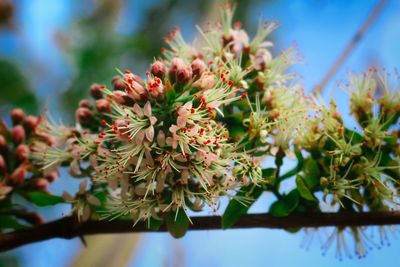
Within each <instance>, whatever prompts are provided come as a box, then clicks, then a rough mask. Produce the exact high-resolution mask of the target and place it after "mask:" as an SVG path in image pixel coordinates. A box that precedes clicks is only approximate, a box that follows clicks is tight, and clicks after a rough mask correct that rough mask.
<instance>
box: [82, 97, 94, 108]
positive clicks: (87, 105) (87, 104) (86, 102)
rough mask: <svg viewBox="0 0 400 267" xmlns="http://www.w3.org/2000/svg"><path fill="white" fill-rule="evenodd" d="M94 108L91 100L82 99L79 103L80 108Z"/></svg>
mask: <svg viewBox="0 0 400 267" xmlns="http://www.w3.org/2000/svg"><path fill="white" fill-rule="evenodd" d="M91 106H92V102H90V100H89V99H82V100H81V101H80V102H79V107H80V108H90V107H91Z"/></svg>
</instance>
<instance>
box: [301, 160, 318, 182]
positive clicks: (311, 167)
mask: <svg viewBox="0 0 400 267" xmlns="http://www.w3.org/2000/svg"><path fill="white" fill-rule="evenodd" d="M320 177H321V171H320V170H319V166H318V163H317V161H316V160H314V159H313V158H307V159H306V160H305V161H304V177H303V179H304V182H305V183H306V185H307V187H308V188H310V189H312V188H314V187H315V186H317V185H318V184H319V179H320Z"/></svg>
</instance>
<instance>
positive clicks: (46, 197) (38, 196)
mask: <svg viewBox="0 0 400 267" xmlns="http://www.w3.org/2000/svg"><path fill="white" fill-rule="evenodd" d="M24 196H25V197H26V199H27V200H29V201H30V202H32V203H33V204H35V205H36V206H39V207H46V206H54V205H57V204H60V203H65V201H64V199H63V198H62V197H60V196H55V195H50V194H48V193H44V192H40V191H36V192H35V191H33V192H28V193H26V194H25V195H24Z"/></svg>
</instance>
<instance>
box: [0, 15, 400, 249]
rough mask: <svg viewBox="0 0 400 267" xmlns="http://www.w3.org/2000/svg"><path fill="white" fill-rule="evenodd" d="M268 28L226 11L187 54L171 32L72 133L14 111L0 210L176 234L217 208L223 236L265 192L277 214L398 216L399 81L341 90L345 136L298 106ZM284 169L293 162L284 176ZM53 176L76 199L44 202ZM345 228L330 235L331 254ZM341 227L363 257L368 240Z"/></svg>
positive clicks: (330, 114) (311, 100) (322, 112)
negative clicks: (62, 171)
mask: <svg viewBox="0 0 400 267" xmlns="http://www.w3.org/2000/svg"><path fill="white" fill-rule="evenodd" d="M277 26H278V25H277V23H276V22H273V21H261V22H260V25H259V28H258V30H257V32H256V34H255V36H254V37H253V38H250V37H249V36H248V35H247V33H246V32H245V31H244V30H243V29H242V28H241V25H240V23H233V9H232V8H227V9H225V10H224V11H223V13H222V15H221V20H220V22H218V23H215V24H212V25H210V26H209V28H207V29H205V30H202V29H200V28H199V33H200V36H201V40H199V42H198V43H196V44H194V45H190V44H188V43H187V42H186V41H185V40H184V39H183V37H182V35H181V33H180V31H179V29H175V30H174V31H172V32H170V33H169V37H167V38H165V41H166V43H167V44H168V48H163V49H162V57H160V58H159V59H157V60H155V61H154V62H153V64H151V66H150V69H149V71H148V72H147V73H146V77H144V79H143V78H141V77H139V76H137V75H136V74H134V73H133V72H131V71H130V70H125V71H123V72H120V75H119V76H116V77H115V78H113V80H112V82H111V85H112V86H111V88H108V87H107V86H106V85H100V84H93V85H92V86H91V87H90V94H91V96H92V100H89V99H84V100H82V101H81V102H80V104H79V107H78V108H77V110H76V113H75V115H76V121H77V124H76V125H75V126H74V127H68V126H63V125H56V124H53V123H52V122H51V121H50V120H48V119H45V118H40V119H36V118H34V117H25V115H23V112H22V111H20V110H14V111H13V112H12V115H11V117H12V120H13V123H14V125H15V126H14V128H12V130H8V128H7V127H6V126H5V124H3V125H2V127H1V128H0V130H1V132H0V133H1V135H0V149H1V151H0V152H1V154H0V175H1V176H0V177H1V184H0V199H1V200H0V203H1V206H2V207H4V208H6V209H12V198H11V195H12V194H13V193H14V192H15V193H17V194H21V195H23V196H25V197H27V198H28V200H31V201H32V202H33V203H35V204H38V205H40V204H41V203H42V204H43V203H44V205H47V204H49V205H50V204H56V203H59V202H64V201H65V202H69V203H71V204H72V207H73V209H72V213H73V214H74V215H76V217H77V219H78V220H79V221H87V220H89V219H91V220H98V219H105V220H112V219H116V218H120V217H121V218H131V219H132V220H133V224H136V223H138V222H141V221H144V222H146V223H147V226H148V227H149V228H151V229H157V228H158V227H160V226H161V225H162V224H163V223H165V224H166V225H167V228H168V230H169V231H170V233H171V234H172V235H173V236H175V237H180V236H182V235H184V234H185V232H186V230H187V229H188V227H189V225H190V223H191V216H192V214H193V212H197V211H201V210H204V209H205V208H206V207H209V208H211V209H212V210H213V211H214V212H217V211H218V210H219V209H220V200H221V199H222V198H224V197H225V198H227V199H229V200H230V202H229V204H228V206H227V207H226V208H225V209H224V213H223V217H222V227H223V228H230V227H232V226H233V225H234V224H235V223H236V222H237V221H238V219H239V218H240V217H241V216H242V215H244V214H246V213H247V211H248V209H249V207H250V206H251V205H252V204H253V203H254V202H255V201H256V200H257V199H258V198H259V197H260V195H261V194H262V193H263V192H269V193H271V197H272V195H273V197H274V198H275V199H276V201H275V202H274V203H273V204H272V205H271V206H270V207H269V213H270V214H272V215H273V216H277V217H283V216H289V215H290V214H292V213H300V214H308V213H321V212H324V211H326V210H331V211H332V210H333V211H335V212H338V213H357V212H364V211H378V212H380V211H388V210H391V209H397V207H398V193H397V192H398V187H399V179H400V172H399V168H400V164H399V163H400V162H399V155H400V143H399V127H398V121H399V117H400V91H399V88H398V83H397V76H396V77H395V76H390V75H389V74H381V73H379V72H377V71H376V70H369V71H368V72H366V73H364V74H361V75H352V76H351V77H350V82H349V84H347V85H346V86H345V88H344V90H345V91H346V92H348V94H349V96H350V108H351V113H352V114H353V115H354V117H355V119H356V120H357V122H358V123H359V126H360V130H355V129H351V128H348V127H346V126H345V125H344V123H343V119H342V116H341V115H340V113H339V111H338V109H337V107H336V104H335V102H334V100H332V101H331V102H330V104H329V105H327V104H325V103H324V102H323V101H322V99H320V98H318V97H315V96H307V95H306V94H305V92H304V91H303V88H302V86H301V84H300V83H299V82H298V80H297V78H296V75H294V74H293V73H290V72H288V68H289V67H290V66H291V65H292V64H293V63H296V62H297V61H299V60H300V58H299V56H298V54H297V53H296V52H295V50H294V49H288V50H286V51H284V52H282V53H280V54H279V55H277V56H273V55H272V54H271V52H270V50H269V49H270V47H271V46H272V43H271V42H270V41H268V40H267V37H268V35H269V34H270V33H271V32H272V31H273V30H274V29H275V28H276V27H277ZM378 89H379V92H380V93H379V94H378ZM20 124H23V126H21V125H20ZM24 129H25V131H29V134H30V135H29V136H25V134H23V132H24V131H23V130H24ZM24 142H26V143H27V144H23V143H24ZM286 158H287V159H288V160H291V161H293V162H296V164H295V167H294V168H293V169H291V170H289V171H287V172H283V171H284V170H285V166H284V164H283V163H284V160H286ZM266 164H267V165H269V166H272V167H265V166H267V165H266ZM63 167H67V168H69V171H70V174H71V175H72V176H73V177H77V178H83V179H84V180H83V182H82V183H81V186H80V188H79V192H78V193H77V194H76V195H75V196H72V195H70V194H69V193H67V192H65V193H64V194H63V198H60V197H58V196H54V195H51V194H50V193H46V188H47V183H48V182H49V181H53V180H54V179H55V178H56V177H57V173H58V169H59V168H63ZM22 171H23V175H22ZM27 172H30V173H31V176H30V178H28V179H27V178H26V176H27V174H26V173H27ZM287 179H292V180H293V182H294V184H295V186H292V187H289V186H285V184H286V183H283V182H284V181H285V180H287ZM88 181H90V187H89V188H87V186H88ZM32 188H34V190H38V191H34V192H33V191H32ZM39 192H40V194H39ZM266 209H267V207H266ZM3 228H7V227H4V226H3ZM11 228H12V227H11ZM346 229H347V228H346V227H340V228H338V229H337V233H338V235H337V242H338V244H339V243H341V242H342V240H343V239H342V238H341V237H340V236H341V235H342V234H343V233H344V230H346ZM349 229H350V233H351V234H352V236H353V237H354V239H355V240H356V243H357V246H356V253H357V254H358V255H359V256H363V255H364V254H365V248H364V247H363V243H362V242H361V241H362V240H363V238H364V237H365V235H364V230H365V229H364V228H355V227H351V228H349ZM292 230H296V229H292ZM346 231H347V230H346ZM384 231H385V228H381V233H383V235H382V238H383V239H384V238H385V234H384V233H385V232H384ZM335 233H336V232H335ZM331 242H332V238H330V239H329V240H328V242H327V245H326V246H329V244H330V243H331ZM340 253H341V252H340Z"/></svg>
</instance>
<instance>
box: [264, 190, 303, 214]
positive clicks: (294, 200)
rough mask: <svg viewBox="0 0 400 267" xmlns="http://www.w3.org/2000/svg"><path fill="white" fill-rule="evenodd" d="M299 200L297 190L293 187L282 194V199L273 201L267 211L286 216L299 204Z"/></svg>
mask: <svg viewBox="0 0 400 267" xmlns="http://www.w3.org/2000/svg"><path fill="white" fill-rule="evenodd" d="M299 201H300V198H299V192H298V191H297V190H296V189H294V190H292V191H290V193H289V194H287V195H286V196H283V197H282V199H280V200H277V201H276V202H274V203H273V204H272V205H271V207H270V209H269V213H270V214H271V215H273V216H276V217H284V216H288V215H289V214H290V213H292V212H293V211H294V210H295V209H296V207H297V205H299Z"/></svg>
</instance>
